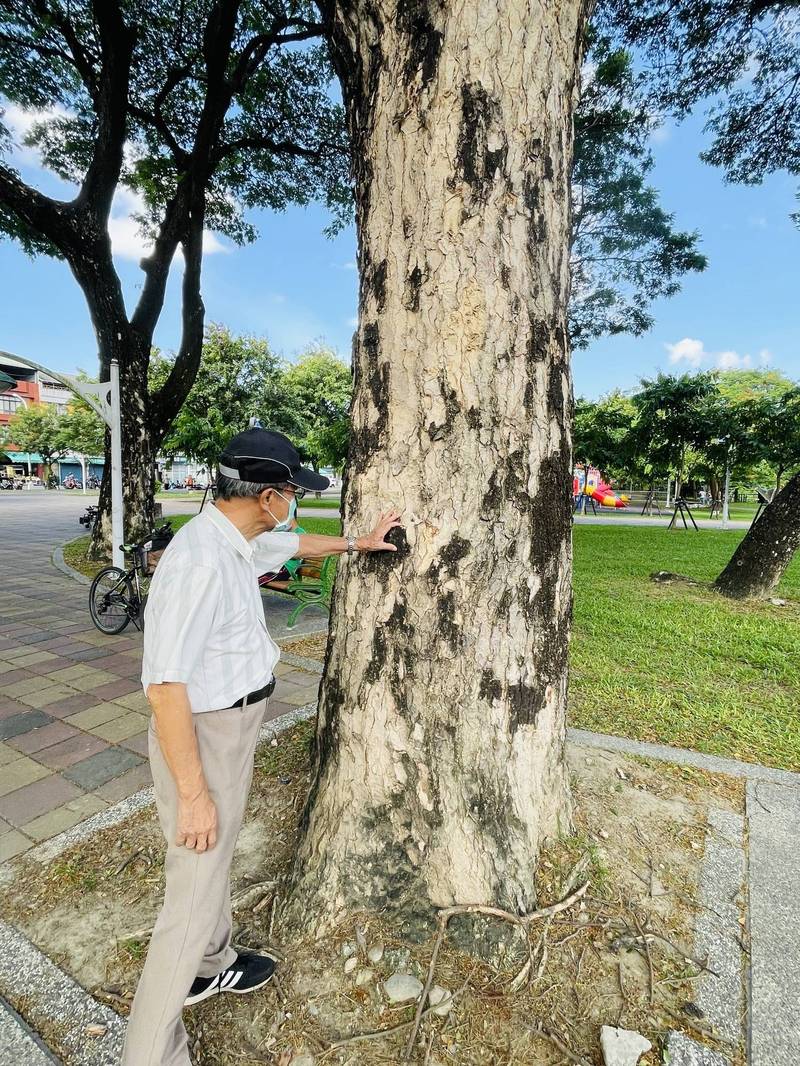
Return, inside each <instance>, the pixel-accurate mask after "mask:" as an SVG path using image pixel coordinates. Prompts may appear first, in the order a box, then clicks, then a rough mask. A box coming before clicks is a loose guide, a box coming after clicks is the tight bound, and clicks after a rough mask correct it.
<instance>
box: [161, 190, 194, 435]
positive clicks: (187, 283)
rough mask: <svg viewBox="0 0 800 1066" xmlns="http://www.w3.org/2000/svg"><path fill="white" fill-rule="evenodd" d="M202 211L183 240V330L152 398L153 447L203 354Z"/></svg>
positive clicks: (183, 396) (191, 381)
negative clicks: (170, 366)
mask: <svg viewBox="0 0 800 1066" xmlns="http://www.w3.org/2000/svg"><path fill="white" fill-rule="evenodd" d="M203 221H204V219H203V213H202V211H201V212H199V213H198V214H197V215H193V216H192V219H191V225H190V230H189V233H188V234H187V236H186V239H185V240H184V241H182V242H181V243H182V247H183V257H184V262H185V266H184V271H183V293H182V296H183V299H182V304H183V332H182V336H181V346H180V349H179V351H178V355H177V357H176V359H175V362H174V364H173V366H172V370H171V371H170V374H169V377H168V378H167V380H166V381H165V382H164V384H163V386H162V387H161V389H159V391H158V392H157V393H156V394H155V395H154V396H153V397H152V400H151V410H152V431H153V434H154V437H155V443H156V446H157V445H158V444H159V443H160V442H161V440H163V438H164V436H165V435H166V433H167V432H168V431H169V427H170V425H171V424H172V422H173V420H174V419H175V417H176V415H177V414H178V412H179V411H180V409H181V407H182V405H183V402H184V400H185V399H186V397H187V396H188V394H189V391H190V389H191V387H192V385H193V384H194V380H195V377H196V376H197V370H198V367H199V366H200V359H201V356H202V354H203V327H204V318H205V307H204V306H203V298H202V296H201V294H200V272H201V269H202V265H203Z"/></svg>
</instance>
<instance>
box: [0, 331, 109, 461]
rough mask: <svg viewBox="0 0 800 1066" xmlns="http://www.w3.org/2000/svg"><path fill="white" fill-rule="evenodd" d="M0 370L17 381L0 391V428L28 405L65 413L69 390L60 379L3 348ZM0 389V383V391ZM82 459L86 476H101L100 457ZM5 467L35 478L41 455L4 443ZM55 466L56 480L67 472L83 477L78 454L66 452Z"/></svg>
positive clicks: (2, 457) (0, 452)
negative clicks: (50, 375) (33, 366)
mask: <svg viewBox="0 0 800 1066" xmlns="http://www.w3.org/2000/svg"><path fill="white" fill-rule="evenodd" d="M0 371H2V372H3V373H4V374H7V375H8V376H9V377H11V378H14V380H15V381H16V383H17V384H16V387H14V388H11V387H8V388H6V389H5V391H0V428H2V427H3V426H6V425H8V423H9V422H10V421H11V419H12V418H13V417H14V415H15V414H17V413H18V411H19V410H20V409H21V408H22V407H24V406H26V405H27V404H36V403H46V404H51V405H52V406H53V407H55V409H56V411H57V412H58V414H60V415H63V414H66V413H67V408H68V406H69V404H70V401H71V399H72V392H71V390H70V389H68V388H67V386H66V385H64V384H62V382H60V381H55V380H54V379H53V378H51V377H49V376H48V375H47V374H44V373H42V372H41V371H40V370H34V369H33V368H32V367H29V366H26V365H25V364H24V363H22V362H20V361H19V360H18V359H15V358H14V357H13V356H12V355H9V354H8V353H7V352H2V351H0ZM2 388H3V387H2V386H1V385H0V390H2ZM84 461H85V463H86V469H87V476H88V477H96V478H100V477H102V475H103V458H102V456H91V457H84ZM7 467H12V468H13V470H14V472H15V473H16V474H17V475H22V476H27V475H33V476H37V477H42V476H43V475H44V464H43V462H42V457H41V455H36V454H35V453H29V452H23V451H21V450H20V449H19V447H17V446H16V445H15V443H14V441H13V440H11V441H9V442H8V443H7V444H0V472H2V473H5V472H6V468H7ZM57 467H58V469H57V471H54V473H56V476H57V477H58V479H59V481H63V480H64V478H65V477H67V476H69V474H73V475H74V476H75V477H76V478H77V479H78V480H80V479H81V478H82V474H81V470H82V466H81V460H80V458H79V457H78V456H75V455H65V456H64V457H63V459H61V460H59V462H58V464H57Z"/></svg>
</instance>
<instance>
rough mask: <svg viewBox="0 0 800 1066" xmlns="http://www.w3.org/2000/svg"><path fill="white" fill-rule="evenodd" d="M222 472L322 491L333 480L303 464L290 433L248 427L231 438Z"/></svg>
mask: <svg viewBox="0 0 800 1066" xmlns="http://www.w3.org/2000/svg"><path fill="white" fill-rule="evenodd" d="M219 472H220V473H221V474H224V475H225V477H230V478H234V480H236V481H254V482H256V483H257V484H260V485H275V484H277V483H278V482H281V481H285V482H288V484H290V485H298V486H299V487H300V488H301V489H312V490H313V491H314V492H321V491H322V490H323V489H327V488H328V486H329V485H330V479H329V478H326V477H324V476H323V475H322V474H317V473H315V471H313V470H309V469H307V467H304V466H301V464H300V455H299V454H298V451H297V449H296V448H295V446H294V445H293V444H292V442H291V441H290V440H289V438H288V437H287V436H285V435H284V434H283V433H278V431H277V430H272V429H260V428H254V429H246V430H245V431H244V432H243V433H237V434H236V436H235V437H233V438H232V439H231V440H229V441H228V443H227V444H226V446H225V451H224V452H223V453H222V455H221V456H220V458H219Z"/></svg>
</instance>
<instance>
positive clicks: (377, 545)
mask: <svg viewBox="0 0 800 1066" xmlns="http://www.w3.org/2000/svg"><path fill="white" fill-rule="evenodd" d="M399 525H402V522H401V521H400V512H399V511H386V512H385V513H384V514H382V515H381V516H380V518H379V519H378V522H377V524H376V526H375V528H374V529H373V530H372V532H371V533H367V534H366V536H363V537H358V539H357V540H356V547H357V548H358V550H359V551H362V552H380V551H385V552H396V551H397V545H396V544H389V543H387V541H386V534H387V533H388V532H389V530H390V529H394V527H395V526H399Z"/></svg>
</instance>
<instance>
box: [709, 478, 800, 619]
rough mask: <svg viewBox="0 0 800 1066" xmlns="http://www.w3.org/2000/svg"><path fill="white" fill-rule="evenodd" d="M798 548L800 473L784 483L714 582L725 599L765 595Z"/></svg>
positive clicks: (780, 575) (778, 578) (775, 583)
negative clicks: (727, 597) (726, 597)
mask: <svg viewBox="0 0 800 1066" xmlns="http://www.w3.org/2000/svg"><path fill="white" fill-rule="evenodd" d="M798 547H800V474H795V475H794V477H793V478H790V479H789V481H787V482H786V484H785V485H784V487H783V488H782V489H781V491H780V492H779V493H778V494H777V495H776V496H775V498H774V499H773V501H772V503H770V504H769V505H768V506H767V507H766V509H765V510H764V511H763V512H762V514H761V517H760V518H759V519H758V521H757V522H754V523H753V525H752V526H751V527H750V529H749V531H748V533H747V535H746V536H745V538H744V540H742V541H741V543H740V544H739V547H738V548H737V549H736V551H735V552H734V553H733V558H732V559H731V561H730V562H729V563H728V565H727V566H726V567H725V569H724V570H723V571H722V573H721V574H720V575H719V577H718V578H717V580H716V587H717V588H718V589H719V591H720V592H722V593H724V594H725V595H726V596H733V597H736V598H737V599H745V598H747V597H748V596H766V595H767V593H768V592H770V591H771V590H772V589H774V588H775V586H776V585H777V584H778V582H779V581H780V579H781V578H782V577H783V573H784V571H785V570H786V567H787V566H788V565H789V563H790V562H791V561H792V556H793V555H794V553H795V552H796V551H797V549H798Z"/></svg>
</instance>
